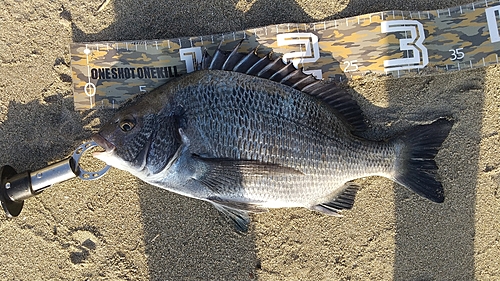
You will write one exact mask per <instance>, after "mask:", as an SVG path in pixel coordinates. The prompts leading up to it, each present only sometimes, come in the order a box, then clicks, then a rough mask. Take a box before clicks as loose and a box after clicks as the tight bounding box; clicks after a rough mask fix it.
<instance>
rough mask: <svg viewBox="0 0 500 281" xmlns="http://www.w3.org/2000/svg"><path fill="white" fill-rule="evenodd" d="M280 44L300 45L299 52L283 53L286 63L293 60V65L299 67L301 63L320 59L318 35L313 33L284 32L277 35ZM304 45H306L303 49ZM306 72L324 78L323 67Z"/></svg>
mask: <svg viewBox="0 0 500 281" xmlns="http://www.w3.org/2000/svg"><path fill="white" fill-rule="evenodd" d="M276 40H277V44H278V46H289V45H300V51H299V52H290V53H286V54H284V55H283V61H284V62H285V63H286V62H287V61H288V60H291V61H292V63H293V65H294V66H295V67H296V68H298V67H299V64H302V63H308V62H316V61H317V60H318V59H319V45H318V36H316V35H315V34H313V33H283V34H278V35H277V36H276ZM302 46H304V47H305V50H303V49H302V48H303V47H302ZM304 73H308V74H312V75H314V76H316V78H318V79H322V77H323V72H322V71H321V69H315V70H307V71H304Z"/></svg>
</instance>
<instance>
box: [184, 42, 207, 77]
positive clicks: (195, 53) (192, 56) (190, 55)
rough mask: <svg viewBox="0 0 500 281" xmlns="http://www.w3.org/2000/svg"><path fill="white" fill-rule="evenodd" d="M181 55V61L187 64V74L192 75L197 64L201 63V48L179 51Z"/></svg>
mask: <svg viewBox="0 0 500 281" xmlns="http://www.w3.org/2000/svg"><path fill="white" fill-rule="evenodd" d="M179 55H180V57H181V60H182V61H184V62H185V63H186V72H187V73H191V72H193V71H194V64H195V62H199V61H201V57H202V54H201V47H192V48H182V49H179Z"/></svg>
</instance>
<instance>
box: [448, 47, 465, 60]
mask: <svg viewBox="0 0 500 281" xmlns="http://www.w3.org/2000/svg"><path fill="white" fill-rule="evenodd" d="M463 49H464V48H458V49H451V50H449V51H450V52H451V60H461V59H463V58H464V57H465V54H464V52H462V50H463Z"/></svg>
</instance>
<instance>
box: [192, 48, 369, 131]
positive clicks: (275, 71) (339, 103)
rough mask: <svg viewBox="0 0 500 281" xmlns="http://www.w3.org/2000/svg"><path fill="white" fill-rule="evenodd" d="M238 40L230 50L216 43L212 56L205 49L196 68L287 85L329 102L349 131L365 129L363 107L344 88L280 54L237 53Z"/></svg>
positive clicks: (255, 50) (255, 51)
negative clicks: (316, 76) (241, 74)
mask: <svg viewBox="0 0 500 281" xmlns="http://www.w3.org/2000/svg"><path fill="white" fill-rule="evenodd" d="M242 42H243V41H240V42H239V43H238V44H237V45H236V47H235V48H234V49H233V50H232V51H231V52H225V51H222V50H221V49H220V46H219V48H217V50H216V51H215V53H214V55H213V57H212V56H210V55H209V54H208V52H207V50H205V51H204V53H203V59H202V62H201V65H199V68H200V69H209V70H228V71H235V72H240V73H245V74H248V75H253V76H257V77H261V78H265V79H269V80H272V81H275V82H278V83H281V84H284V85H287V86H290V87H292V88H294V89H297V90H299V91H302V92H304V93H306V94H308V95H311V96H313V97H316V98H318V99H320V100H322V101H324V102H326V103H327V104H329V105H330V106H331V107H332V108H333V109H334V110H335V112H336V113H337V116H339V117H340V118H341V119H343V120H344V121H345V123H346V124H347V125H349V127H350V129H351V131H352V132H362V131H364V130H365V129H366V123H365V119H364V115H363V111H362V110H361V108H360V107H359V105H358V103H357V102H356V101H355V100H353V99H352V96H351V95H350V94H349V93H348V92H347V91H345V90H344V89H342V88H340V87H338V86H337V85H336V84H334V83H325V82H323V81H321V80H318V79H316V78H315V77H314V76H313V75H310V74H305V73H304V72H303V70H302V69H297V68H295V66H293V64H292V63H291V62H289V63H287V64H285V63H284V62H283V59H282V58H281V57H278V58H276V59H272V53H269V54H268V55H266V56H264V57H259V56H258V55H257V48H255V49H254V50H253V51H251V52H249V53H248V54H243V53H238V49H239V47H240V46H241V43H242Z"/></svg>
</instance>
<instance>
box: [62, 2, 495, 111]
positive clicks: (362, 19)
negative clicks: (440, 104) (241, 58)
mask: <svg viewBox="0 0 500 281" xmlns="http://www.w3.org/2000/svg"><path fill="white" fill-rule="evenodd" d="M498 3H500V0H498V2H497V1H492V2H491V3H490V2H489V0H484V2H479V1H478V2H474V3H470V4H468V5H463V6H462V5H459V6H456V7H453V8H443V9H437V10H433V11H429V10H428V11H400V10H391V11H382V12H380V14H378V13H370V14H366V15H357V16H355V17H356V18H354V16H353V17H349V18H345V19H344V20H345V26H344V25H343V24H344V23H343V21H342V19H335V20H332V21H333V22H332V21H322V22H319V23H318V22H316V23H309V24H308V23H295V26H294V27H295V28H296V29H295V30H294V28H293V27H292V28H291V26H290V24H286V28H285V24H282V25H280V24H275V25H269V26H264V27H261V28H254V29H253V33H254V35H255V37H257V29H258V30H259V34H260V35H259V36H261V37H260V38H258V42H265V43H262V44H264V45H268V44H269V46H270V48H271V49H272V48H273V47H272V46H275V45H273V44H275V42H276V41H273V40H276V39H275V38H272V36H274V35H275V34H274V33H276V34H280V32H283V33H284V32H286V30H288V32H298V33H300V32H307V31H309V32H313V31H314V32H317V31H318V30H321V27H320V26H319V25H321V23H322V24H323V30H327V29H329V30H332V29H339V33H333V34H331V35H330V33H320V34H318V33H305V34H311V35H305V36H301V37H304V38H305V37H307V36H317V37H319V41H321V42H328V43H329V42H332V44H331V46H334V47H335V48H337V46H336V45H335V44H337V43H336V41H337V40H339V39H342V37H344V36H349V34H351V30H352V32H354V33H355V32H357V31H358V28H359V30H361V31H365V30H368V31H370V32H371V31H373V30H370V27H367V26H361V25H362V24H363V23H365V24H367V21H366V20H367V19H368V20H369V23H370V24H373V23H379V21H380V19H381V20H382V21H384V20H392V19H394V20H401V19H402V20H409V19H416V20H421V19H424V20H425V19H428V20H435V18H441V15H443V19H446V18H447V17H456V16H458V17H460V19H462V16H463V15H465V16H463V18H467V17H468V15H469V14H470V13H468V11H476V10H477V11H478V12H480V13H482V12H483V11H484V10H485V9H486V7H494V6H497V5H499V4H498ZM464 8H465V9H464ZM434 12H436V15H434ZM425 13H426V14H427V16H425ZM431 13H432V15H431ZM496 13H497V12H496V10H495V13H494V14H495V18H498V15H497V14H496ZM391 14H392V19H391V18H390V17H391ZM373 15H375V16H377V15H380V19H376V18H375V20H374V19H372V16H373ZM474 15H475V14H474ZM483 17H484V16H483ZM497 20H498V19H497ZM350 21H352V23H351V24H349V22H350ZM483 21H485V20H483ZM356 22H357V24H358V25H356ZM485 23H486V21H485ZM421 24H422V25H423V28H424V30H430V28H433V29H435V30H437V34H436V36H437V35H439V36H442V35H443V34H447V33H450V32H451V31H452V30H453V29H454V26H455V25H457V23H452V22H448V25H447V24H446V22H443V21H435V22H434V21H423V22H421ZM311 25H312V26H311ZM317 25H318V26H317ZM412 25H413V24H412V23H401V25H400V26H401V27H398V25H394V28H393V29H392V30H393V31H391V32H387V33H388V34H390V33H392V34H393V35H392V36H394V38H395V40H403V41H404V40H408V38H410V39H411V34H408V33H410V30H409V29H408V26H412ZM301 27H302V29H300V28H301ZM345 27H348V30H349V32H344V30H346V28H345ZM371 28H373V25H371ZM398 28H401V29H400V30H398ZM405 28H406V30H405ZM477 28H481V27H480V26H479V27H477ZM477 28H476V29H477ZM251 30H252V29H248V30H244V31H241V32H243V34H240V33H238V32H239V31H238V32H235V31H233V32H232V33H226V34H224V33H223V34H219V35H211V37H210V38H211V42H212V44H213V43H214V41H221V42H220V43H226V42H227V41H228V40H229V39H230V38H232V39H233V40H237V38H243V39H246V37H251V35H252V31H251ZM262 31H264V33H265V35H266V36H269V38H266V37H264V35H263V34H262V33H263V32H262ZM379 31H380V30H379ZM246 32H249V36H246ZM375 32H377V31H375ZM403 32H404V35H403ZM231 34H232V36H231ZM419 34H420V31H419V30H417V36H420V35H419ZM402 35H403V36H402ZM207 36H208V35H207ZM219 36H220V37H219ZM322 36H328V37H326V39H324V37H322ZM339 36H340V38H334V37H339ZM375 36H376V35H375ZM384 36H385V35H384ZM414 36H415V35H414ZM203 37H204V36H199V37H194V38H174V39H168V40H160V41H158V40H156V41H155V40H144V41H143V40H137V41H131V42H128V41H123V42H105V41H102V42H94V43H84V44H82V45H83V46H85V50H84V53H85V52H89V53H88V54H86V56H85V60H86V61H87V69H86V70H85V68H82V69H81V70H77V71H76V72H79V73H80V74H81V73H82V72H83V73H85V72H87V77H88V81H89V83H91V81H92V80H91V77H94V78H95V77H96V76H95V75H96V74H95V73H94V72H95V71H96V70H95V69H94V68H96V69H106V68H109V65H111V64H109V63H110V62H109V61H108V60H111V59H114V58H115V57H113V58H112V56H106V55H100V54H99V55H98V54H97V53H92V52H93V51H94V49H95V50H96V51H98V52H101V54H102V52H103V51H106V52H109V51H112V50H114V49H116V51H117V57H118V58H124V59H125V61H126V59H128V57H129V56H130V54H128V53H126V52H123V53H118V52H119V51H121V50H127V51H131V50H133V48H131V47H130V46H129V43H130V44H133V45H134V46H135V51H137V52H144V53H145V55H146V57H150V56H151V55H153V54H157V53H156V52H154V49H156V50H157V51H158V50H161V48H160V45H161V46H162V48H163V47H165V45H168V48H169V49H171V48H172V47H171V46H170V40H174V41H172V42H174V43H175V42H176V41H177V40H178V43H179V47H180V48H183V47H187V46H190V47H191V48H194V46H196V45H198V43H197V42H196V40H197V39H198V38H199V40H200V41H199V42H200V44H201V46H205V43H206V44H207V45H208V44H210V39H208V40H205V39H204V38H203ZM214 37H215V38H214ZM226 37H228V38H226ZM304 38H299V39H300V40H303V39H304ZM312 38H314V37H312ZM349 38H350V39H347V40H348V42H345V41H342V40H341V41H340V42H343V43H339V45H338V46H345V48H348V47H347V46H349V45H347V44H358V45H361V47H363V48H364V50H366V51H367V52H368V53H369V54H370V56H371V55H373V56H377V54H376V53H374V52H373V50H376V52H380V51H378V50H377V49H370V48H379V49H380V45H382V47H383V46H384V44H393V43H383V42H380V41H379V43H377V44H376V46H375V45H373V44H372V45H369V46H366V47H367V48H365V45H362V44H364V43H363V42H358V40H361V39H359V38H356V37H349ZM401 38H404V39H401ZM185 39H187V40H189V44H186V45H187V46H183V43H182V41H183V40H185ZM334 39H335V40H334ZM187 40H185V41H187ZM432 40H433V39H430V40H429V41H428V39H427V38H424V39H423V41H422V42H423V44H424V46H426V47H427V48H433V47H434V46H433V44H435V42H434V41H432ZM486 40H487V41H488V42H487V43H488V44H490V42H489V40H488V38H486ZM165 41H166V42H167V44H165ZM205 41H206V42H205ZM350 41H353V42H350ZM337 42H339V41H337ZM373 42H374V41H373ZM396 42H397V41H396ZM346 43H347V44H346ZM455 43H456V44H457V46H458V47H460V46H464V43H471V44H472V46H473V47H477V48H479V52H478V53H479V54H484V56H481V55H478V54H475V55H472V56H471V57H470V59H469V63H468V64H467V61H462V60H461V59H460V61H454V62H451V63H450V64H446V61H448V62H449V60H445V61H439V59H436V58H435V57H432V56H431V57H429V62H428V63H429V66H430V65H431V64H435V63H436V64H437V65H435V69H437V70H441V71H443V70H445V71H454V70H464V69H466V68H467V66H469V68H470V69H473V68H477V67H481V66H482V67H485V66H487V65H490V64H494V63H495V62H496V63H497V64H500V62H499V58H498V54H497V53H496V50H493V51H491V50H484V48H485V46H487V45H486V43H482V42H469V41H467V39H462V38H460V39H459V41H458V42H455ZM493 43H495V42H493ZM75 44H76V45H77V46H78V44H77V43H75ZM120 44H123V46H120ZM251 44H254V43H253V42H251ZM400 44H401V42H400ZM142 45H144V46H142ZM148 45H150V46H148ZM298 45H299V46H298V47H299V48H300V51H304V50H303V47H304V46H306V45H304V43H298ZM411 45H412V44H411ZM490 45H491V44H490ZM490 45H488V46H490ZM493 45H494V47H493V48H497V49H500V47H498V46H496V44H493ZM175 46H176V44H175ZM175 46H174V47H175ZM327 46H330V45H327ZM429 46H430V47H429ZM142 47H143V48H144V49H142ZM148 47H151V48H149V49H148ZM207 47H209V46H207ZM313 47H314V46H313ZM209 48H212V47H211V46H210V47H209ZM322 48H323V47H322ZM395 48H397V47H395ZM452 48H453V49H455V48H456V47H452ZM489 48H490V47H489ZM430 50H431V49H429V53H430ZM175 51H177V50H176V49H174V54H168V55H167V56H170V55H173V56H175ZM451 51H453V50H451ZM397 52H401V51H396V53H395V54H397ZM415 52H421V53H420V55H421V56H422V54H423V51H422V50H421V49H408V50H402V52H401V55H400V56H401V58H399V59H398V58H397V56H396V58H394V57H393V58H390V59H389V58H388V59H387V60H393V61H394V62H396V61H397V60H400V62H401V64H400V65H397V64H395V65H392V66H390V67H388V68H387V69H386V68H383V67H380V66H379V65H377V64H376V63H375V62H373V61H370V62H368V65H363V66H362V68H361V66H359V63H356V64H357V65H355V64H353V65H351V66H347V67H346V68H349V70H351V69H352V68H353V67H354V66H356V68H358V67H360V68H361V69H357V70H356V71H347V72H349V75H347V72H346V73H344V75H339V74H338V73H339V72H338V69H341V70H344V71H345V69H344V67H340V66H341V63H340V62H338V61H342V59H341V56H345V55H343V54H341V53H339V52H335V53H333V52H329V53H330V55H329V56H330V57H331V58H333V59H334V60H336V61H337V63H338V67H328V68H323V69H322V70H320V71H323V73H327V74H326V75H324V77H325V79H335V80H336V81H337V80H341V81H342V79H344V78H349V77H353V76H358V75H362V74H363V73H373V72H375V73H377V72H378V73H380V72H381V73H386V74H389V75H396V76H397V77H401V76H404V75H408V73H413V71H412V69H415V72H417V73H421V74H422V75H427V73H426V72H425V71H422V69H420V66H419V65H418V63H413V62H411V59H412V58H413V57H414V55H415V54H414V53H415ZM454 54H455V55H459V56H461V55H462V54H463V51H462V52H460V51H459V49H456V50H455V53H454ZM492 54H495V59H493V60H492V59H491V58H490V56H491V55H492ZM324 56H325V55H324V54H322V53H321V54H320V58H322V59H324V58H325V57H324ZM300 58H301V60H300V66H302V67H303V68H306V69H307V68H308V67H309V66H312V64H310V63H309V62H307V61H306V62H305V61H304V59H308V57H303V54H302V53H301V55H300V56H299V57H297V59H300ZM486 58H488V61H486ZM72 59H73V58H72ZM82 59H83V55H82ZM343 59H345V61H344V62H352V61H355V60H358V62H359V61H360V56H359V54H350V55H349V57H348V58H343ZM472 60H474V62H473V61H472ZM422 61H423V60H422V59H421V60H420V65H422ZM481 62H482V65H481ZM377 63H378V62H377ZM462 63H464V66H462V65H461V64H462ZM320 67H321V66H320ZM379 67H380V69H379ZM315 68H317V66H316V67H315ZM391 68H392V70H390V69H391ZM317 69H320V68H317ZM325 69H326V70H325ZM365 69H367V70H365ZM99 71H101V70H99ZM332 73H333V74H332ZM73 75H75V74H73ZM332 75H333V76H332ZM82 76H83V75H82ZM332 77H335V78H332ZM339 77H340V78H339ZM75 79H76V80H78V79H80V80H78V81H81V80H84V81H85V80H87V79H85V78H84V79H82V78H75ZM119 79H122V78H119ZM76 80H75V81H76ZM94 82H95V81H94ZM84 83H85V82H84ZM124 83H130V82H129V81H125V82H124ZM75 84H76V83H75ZM80 85H81V84H80ZM74 87H75V90H78V89H77V88H76V86H74ZM101 87H103V88H105V87H106V86H103V85H99V93H100V94H99V95H101V93H102V91H101V89H102V88H101ZM125 87H127V86H125ZM80 89H81V88H80ZM89 90H90V88H87V90H86V91H87V93H89ZM78 91H81V90H78ZM106 93H108V92H106ZM105 95H106V94H105ZM111 100H112V99H111V98H110V99H109V101H111ZM116 101H117V105H118V104H119V102H120V101H119V99H117V100H116ZM113 103H114V100H113ZM90 105H91V107H97V108H100V107H104V106H107V107H110V106H111V103H110V102H107V103H106V104H105V105H104V103H103V101H102V100H101V103H99V101H94V100H93V99H92V98H91V99H90ZM80 106H81V105H80ZM84 106H88V104H87V103H86V102H85V103H84ZM75 108H76V107H75Z"/></svg>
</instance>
